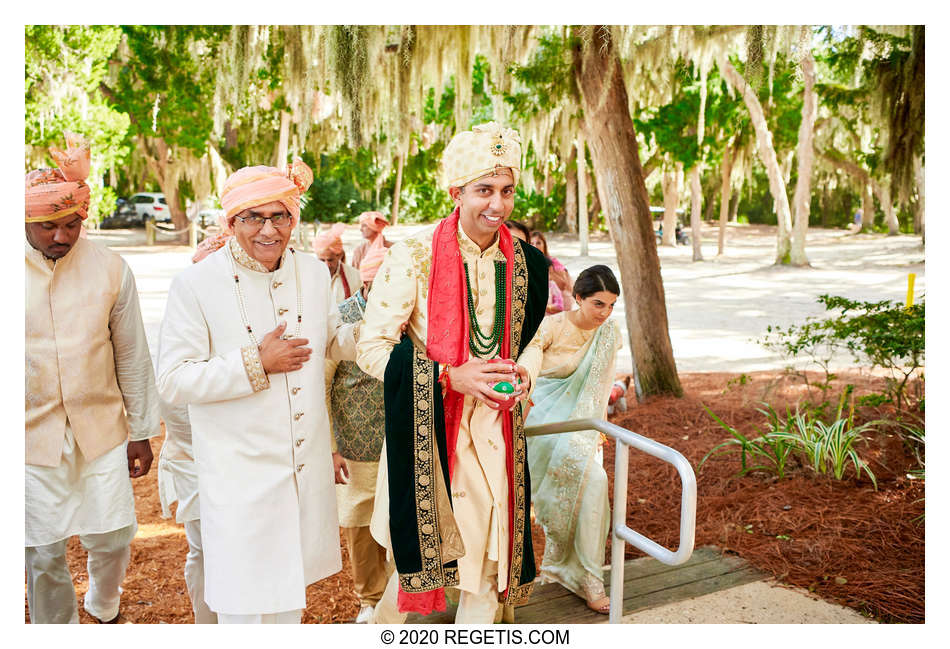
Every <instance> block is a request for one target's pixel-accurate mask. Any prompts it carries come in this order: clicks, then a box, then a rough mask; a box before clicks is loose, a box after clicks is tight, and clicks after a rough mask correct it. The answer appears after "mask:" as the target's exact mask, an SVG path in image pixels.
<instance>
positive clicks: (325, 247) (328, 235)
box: [311, 223, 346, 255]
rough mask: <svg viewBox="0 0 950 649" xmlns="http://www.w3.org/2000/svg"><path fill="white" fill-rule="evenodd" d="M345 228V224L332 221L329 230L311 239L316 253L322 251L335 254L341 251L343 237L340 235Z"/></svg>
mask: <svg viewBox="0 0 950 649" xmlns="http://www.w3.org/2000/svg"><path fill="white" fill-rule="evenodd" d="M345 229H346V226H345V225H343V224H342V223H334V224H333V225H332V226H331V227H330V229H329V230H326V231H325V232H324V233H323V234H321V235H320V236H317V237H314V238H313V239H312V240H311V244H312V245H313V251H314V252H315V253H316V254H318V255H319V254H320V253H321V252H324V251H329V252H332V253H333V254H335V255H338V254H340V253H342V252H343V239H342V238H341V237H342V235H343V230H345Z"/></svg>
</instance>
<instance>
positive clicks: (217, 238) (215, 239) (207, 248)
mask: <svg viewBox="0 0 950 649" xmlns="http://www.w3.org/2000/svg"><path fill="white" fill-rule="evenodd" d="M230 238H231V233H230V232H219V233H218V234H216V235H214V236H211V237H207V238H205V239H202V240H201V243H199V244H198V247H197V248H196V249H195V255H194V257H192V258H191V263H193V264H197V263H198V262H199V261H201V260H202V259H204V258H205V257H207V256H208V255H210V254H211V253H212V252H215V251H216V250H218V249H220V248H222V247H224V244H226V243H227V242H228V239H230Z"/></svg>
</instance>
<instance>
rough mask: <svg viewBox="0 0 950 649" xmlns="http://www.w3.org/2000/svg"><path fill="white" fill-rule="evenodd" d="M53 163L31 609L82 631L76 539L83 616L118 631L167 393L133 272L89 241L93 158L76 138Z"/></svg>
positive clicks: (34, 441)
mask: <svg viewBox="0 0 950 649" xmlns="http://www.w3.org/2000/svg"><path fill="white" fill-rule="evenodd" d="M50 153H51V154H52V155H53V157H54V158H55V159H56V160H57V161H58V162H59V164H60V167H59V168H58V169H38V170H35V171H31V172H30V173H29V174H27V176H26V239H27V244H26V490H25V501H26V542H25V545H26V575H27V577H26V579H27V584H26V586H27V602H28V605H29V610H30V620H31V621H32V622H33V623H57V622H58V623H65V622H72V623H78V622H79V614H78V611H77V608H76V594H75V591H74V590H73V585H72V580H71V578H70V574H69V569H68V568H67V565H66V541H67V540H68V538H69V537H70V536H73V535H74V534H78V535H79V540H80V543H82V545H83V547H84V548H86V550H87V551H88V553H89V558H88V563H87V566H88V570H89V590H88V591H87V592H86V596H85V600H84V604H83V606H84V608H85V609H86V611H87V612H88V613H89V614H90V615H92V616H93V617H94V618H96V619H98V620H99V621H100V622H116V621H117V620H118V617H119V595H120V593H121V588H120V584H121V583H122V580H123V579H124V578H125V571H126V568H127V566H128V563H129V556H130V550H129V544H130V542H131V541H132V537H134V536H135V532H136V529H137V525H136V521H135V500H134V497H133V494H132V483H131V481H130V477H131V478H138V477H141V476H143V475H145V474H146V473H148V470H149V467H150V466H151V463H152V451H151V448H150V446H149V441H148V439H149V438H150V437H154V436H156V435H158V434H159V432H160V427H159V419H158V395H157V393H156V391H155V377H154V374H153V373H152V364H151V360H150V358H149V353H148V345H147V344H146V340H145V328H144V326H143V324H142V315H141V311H140V310H139V301H138V294H137V293H136V290H135V280H134V279H133V277H132V273H131V271H130V270H129V267H128V266H127V265H126V263H125V262H124V261H123V260H122V258H121V257H119V255H117V254H115V253H113V252H111V251H109V250H107V249H105V248H102V247H100V246H97V245H96V244H93V243H91V242H89V241H88V240H86V239H84V238H80V234H81V232H82V221H83V219H85V218H86V216H87V209H88V205H89V187H88V186H87V185H86V183H85V178H86V176H87V175H88V173H89V148H88V146H86V145H85V143H84V142H82V141H81V140H80V139H79V138H76V137H74V136H71V135H67V149H66V151H65V152H63V151H60V150H58V149H55V148H53V149H51V150H50ZM127 440H128V444H126V442H127Z"/></svg>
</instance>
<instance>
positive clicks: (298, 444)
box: [294, 439, 303, 446]
mask: <svg viewBox="0 0 950 649" xmlns="http://www.w3.org/2000/svg"><path fill="white" fill-rule="evenodd" d="M301 444H303V439H298V440H295V441H294V445H295V446H300V445H301Z"/></svg>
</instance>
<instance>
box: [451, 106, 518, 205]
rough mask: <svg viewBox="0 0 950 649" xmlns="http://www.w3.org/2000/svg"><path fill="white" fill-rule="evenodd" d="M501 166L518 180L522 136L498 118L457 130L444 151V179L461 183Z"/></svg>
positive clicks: (492, 171) (452, 182) (455, 183)
mask: <svg viewBox="0 0 950 649" xmlns="http://www.w3.org/2000/svg"><path fill="white" fill-rule="evenodd" d="M500 167H508V168H510V169H511V174H512V177H513V178H514V181H515V184H517V183H518V174H519V172H520V171H521V136H519V135H518V132H517V131H515V130H514V129H510V128H505V127H503V126H501V124H498V123H497V122H488V123H487V124H479V125H477V126H473V127H472V130H471V131H462V132H461V133H457V134H456V135H455V137H453V138H452V141H451V142H449V144H448V146H446V147H445V151H444V152H443V153H442V182H443V185H444V186H445V187H446V189H448V188H449V187H461V186H463V185H465V184H466V183H469V182H471V181H473V180H475V179H476V178H481V177H482V176H487V175H488V174H490V173H494V172H495V171H496V170H497V169H498V168H500Z"/></svg>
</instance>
